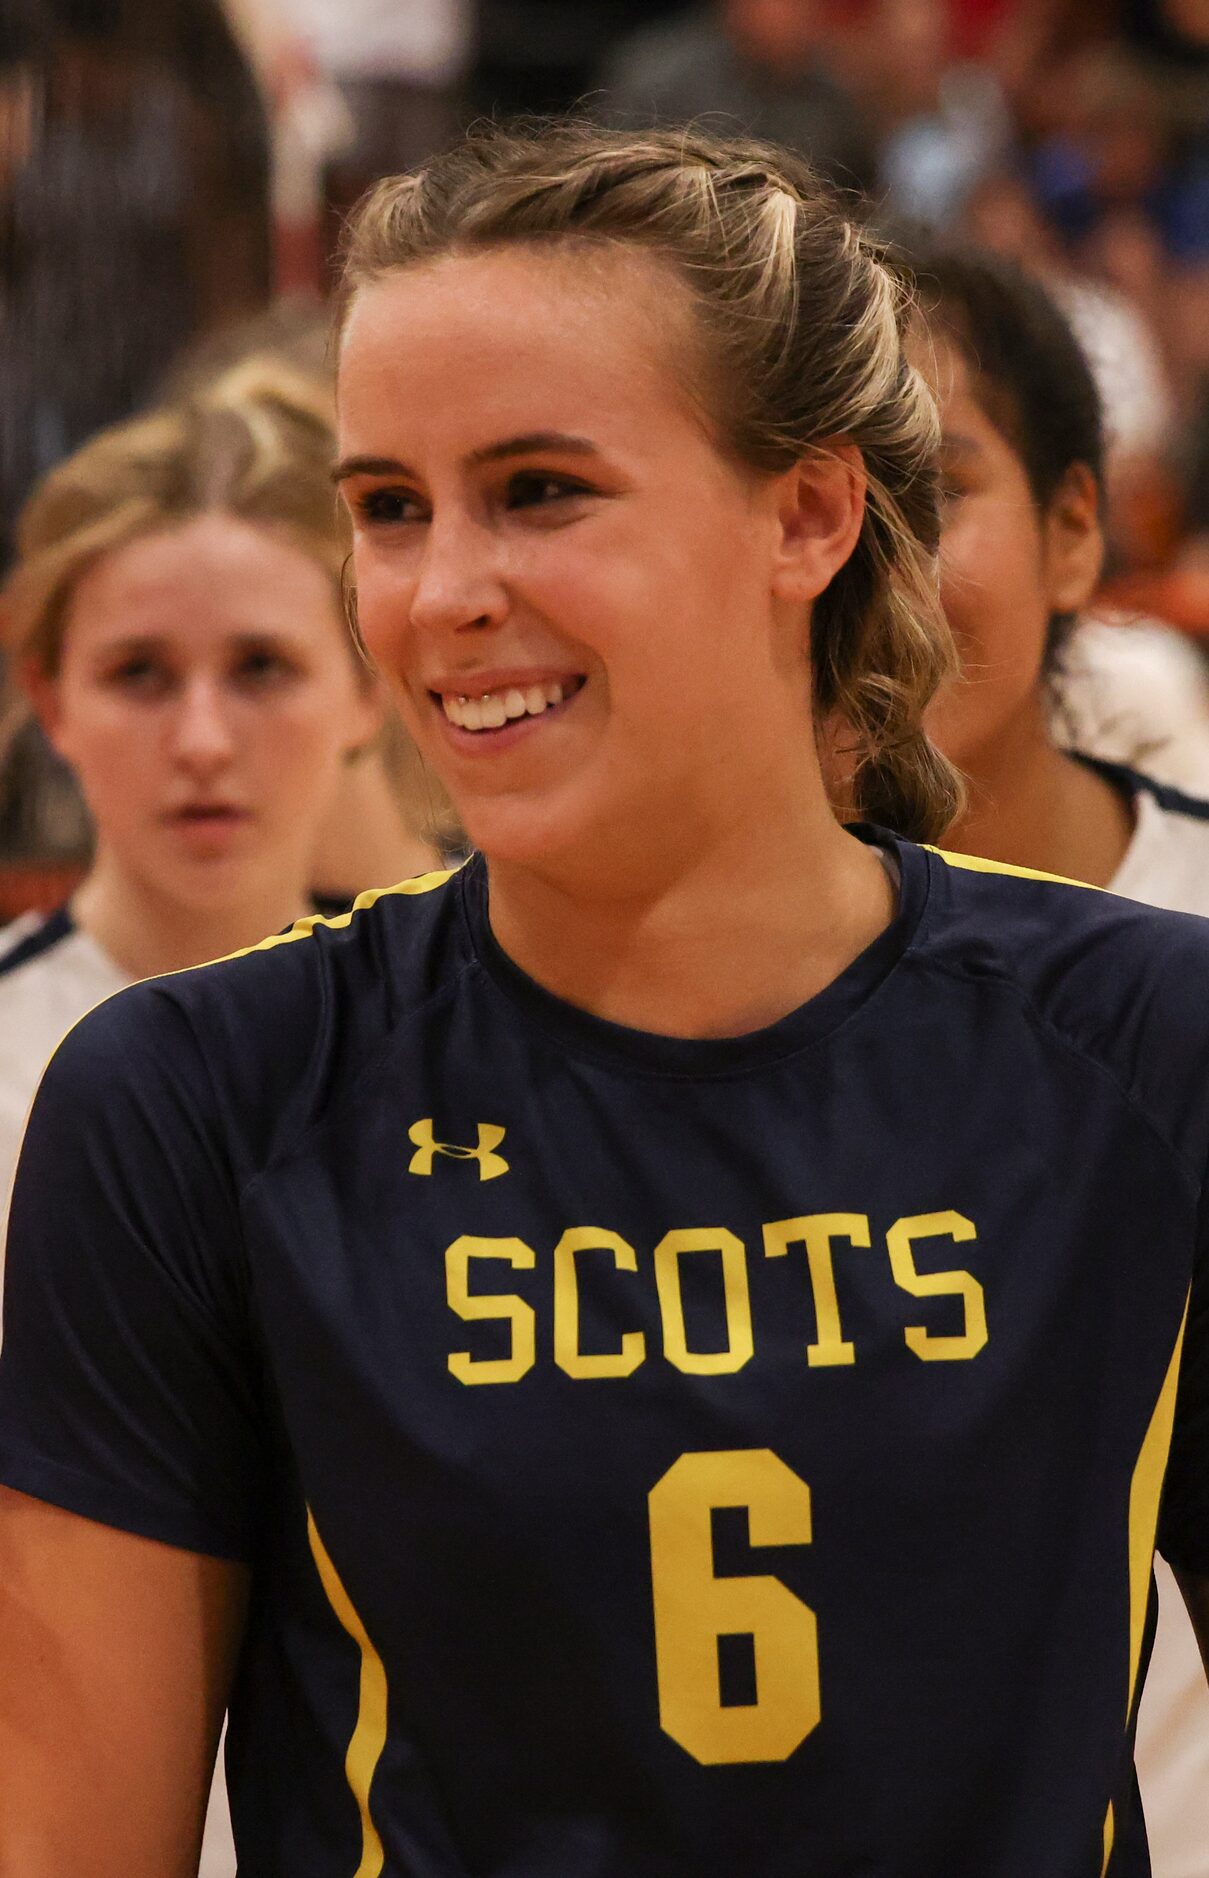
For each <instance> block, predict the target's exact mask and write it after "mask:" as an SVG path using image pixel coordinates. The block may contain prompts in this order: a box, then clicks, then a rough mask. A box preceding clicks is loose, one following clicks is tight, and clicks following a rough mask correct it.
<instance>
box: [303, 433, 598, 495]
mask: <svg viewBox="0 0 1209 1878" xmlns="http://www.w3.org/2000/svg"><path fill="white" fill-rule="evenodd" d="M540 451H551V452H554V453H556V454H557V455H559V456H596V455H598V454H599V453H598V450H597V447H596V445H595V444H594V443H593V442H592V440H591V438H590V437H576V436H573V435H572V434H571V433H570V432H568V431H561V430H530V431H525V432H523V433H522V434H521V435H520V436H517V437H504V438H502V439H501V440H500V442H499V443H487V444H484V445H483V446H482V447H481V449H478V450H471V451H470V452H469V454H468V455H467V456H466V457H464V458H463V461H464V462H465V463H467V464H468V465H470V466H471V467H474V466H476V465H478V464H480V463H498V462H500V461H501V460H502V459H504V458H506V457H513V456H533V455H535V454H537V453H538V452H540ZM414 475H415V472H414V470H411V469H409V468H408V466H407V464H406V463H403V462H401V461H400V460H399V458H398V457H393V456H346V457H342V458H341V459H340V461H339V463H337V465H336V467H335V469H334V470H333V471H332V481H333V482H335V483H341V482H344V481H345V480H346V479H347V478H348V477H350V476H408V477H412V478H414Z"/></svg>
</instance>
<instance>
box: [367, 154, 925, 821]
mask: <svg viewBox="0 0 1209 1878" xmlns="http://www.w3.org/2000/svg"><path fill="white" fill-rule="evenodd" d="M556 240H557V241H576V242H581V243H590V244H593V245H598V246H607V247H616V246H622V247H628V248H631V249H635V248H636V249H639V250H642V251H645V252H647V253H649V254H650V255H652V256H653V257H655V258H657V259H658V260H660V261H662V262H664V263H666V264H667V265H669V266H671V267H672V268H673V269H674V270H675V271H676V272H677V273H678V275H679V276H680V278H681V280H682V281H683V282H684V284H685V285H686V287H687V288H688V290H689V293H690V295H691V297H692V301H693V304H694V306H695V309H696V313H697V316H698V320H699V323H700V328H701V331H702V334H703V337H704V339H705V342H706V352H707V357H708V364H709V368H710V369H709V371H708V382H707V383H706V384H705V385H703V386H701V387H700V390H701V391H702V393H703V395H704V401H705V407H706V410H707V412H708V414H709V416H710V418H711V421H712V424H713V427H714V429H715V433H716V435H717V437H718V440H719V442H720V444H721V445H722V447H724V448H725V449H727V450H728V451H730V452H732V453H733V454H734V455H735V456H736V457H737V458H738V459H739V460H741V461H742V462H744V463H746V464H748V465H749V466H751V467H752V468H754V469H756V470H758V471H762V472H767V473H774V474H775V473H777V472H780V471H782V470H785V469H787V468H789V467H791V466H792V465H793V464H794V463H795V462H798V461H800V460H801V459H802V458H803V457H806V456H808V455H809V454H810V453H811V452H814V451H818V450H820V449H825V448H826V447H827V445H828V444H829V443H831V442H834V441H837V440H839V439H841V438H844V439H847V440H849V441H850V442H852V443H854V444H855V445H856V446H857V447H858V449H859V450H860V452H861V456H862V458H863V461H864V467H865V471H866V475H867V478H868V493H867V496H866V503H865V515H864V521H863V525H862V528H861V532H860V537H859V539H858V541H857V544H856V548H855V550H854V552H853V554H852V556H851V558H850V559H849V560H848V562H847V563H846V564H845V565H844V566H843V567H842V568H841V569H840V570H839V572H838V573H837V574H836V575H835V577H834V578H833V580H832V581H831V583H830V585H829V586H828V587H827V589H826V591H825V592H824V593H822V594H821V595H820V596H819V598H818V599H817V601H816V602H815V605H814V611H813V619H812V629H811V656H812V663H813V673H814V694H815V709H816V716H817V719H818V721H819V724H820V727H821V726H823V725H827V726H828V727H829V731H831V730H833V728H834V726H835V724H836V723H837V721H838V723H839V724H841V725H842V726H844V736H841V737H839V738H837V737H835V736H834V735H832V734H829V737H828V742H829V743H830V744H831V745H832V747H836V746H837V745H838V746H840V747H842V746H843V744H844V742H845V738H846V739H847V743H848V746H849V747H848V748H847V750H846V751H845V752H844V755H845V757H846V764H845V765H844V767H846V770H847V774H846V776H845V777H843V778H840V777H839V776H837V777H835V778H833V779H830V780H831V781H832V783H833V785H834V786H833V794H834V796H836V797H838V798H842V806H843V807H844V808H845V809H850V810H852V811H854V812H855V813H856V814H858V815H861V816H864V817H866V818H868V819H870V820H873V821H877V822H882V823H884V824H886V825H888V826H890V827H892V828H895V829H897V830H899V831H900V832H901V833H903V834H907V835H910V836H913V837H916V838H928V839H932V838H935V837H936V836H938V835H939V834H940V833H941V832H942V831H943V829H944V828H945V827H946V826H947V824H948V823H949V822H950V821H951V820H952V818H953V816H954V815H955V814H956V812H957V808H958V806H959V804H960V801H961V784H960V781H959V778H958V776H957V773H956V771H955V770H954V769H953V768H952V767H951V766H950V764H949V763H948V762H947V761H946V760H945V758H944V757H942V756H941V755H940V753H939V752H938V751H936V750H935V749H934V748H933V747H932V745H931V744H930V743H929V741H928V739H927V737H926V736H925V734H924V730H923V724H922V719H923V713H924V709H925V707H926V706H927V704H928V702H929V700H930V698H931V697H932V695H933V693H934V691H935V690H936V688H937V686H938V684H939V683H940V681H941V680H942V679H943V678H944V677H946V676H947V675H948V674H949V673H950V672H951V671H952V670H953V669H954V668H955V657H954V652H953V647H952V642H951V639H950V636H949V631H948V627H947V625H946V623H945V620H944V616H943V614H942V612H941V609H940V600H939V593H938V585H937V578H936V550H937V545H938V540H939V533H940V522H939V485H938V472H937V466H936V458H937V441H938V427H937V418H936V413H935V407H934V405H933V403H932V399H931V396H930V394H929V392H928V390H927V388H926V387H925V385H924V383H923V380H922V379H921V378H920V377H919V375H918V374H917V373H916V371H915V370H914V368H913V367H912V366H911V364H910V363H909V362H908V360H907V358H906V356H905V353H904V339H905V337H906V334H907V331H908V326H909V323H910V320H911V316H912V310H913V298H912V292H911V286H910V282H909V279H908V277H907V275H906V273H905V271H904V270H903V269H902V268H901V267H900V266H898V265H896V263H895V262H894V261H893V259H892V258H891V256H890V253H889V252H888V250H887V249H886V248H885V247H884V246H883V245H882V244H880V243H879V242H878V241H877V240H876V239H874V238H873V236H871V235H870V234H869V233H868V232H867V231H866V230H864V229H863V228H860V227H858V226H857V224H856V223H855V222H854V221H853V220H852V219H851V217H850V215H849V214H848V213H847V212H846V210H845V208H844V206H843V205H842V203H841V201H840V198H839V197H838V196H837V195H836V194H835V193H834V192H833V191H832V190H831V189H830V188H829V187H828V186H827V185H826V184H824V183H823V182H822V181H821V180H820V179H819V177H818V176H816V174H815V173H814V171H813V170H812V169H811V168H810V167H809V165H808V164H807V163H805V162H804V161H803V160H802V159H800V158H798V157H796V156H793V155H792V154H790V153H789V152H787V151H784V150H779V149H774V148H772V147H770V146H766V145H763V144H759V143H755V142H753V141H751V140H749V139H746V138H722V137H715V136H712V135H708V134H706V133H705V132H703V131H700V130H696V129H689V130H668V131H650V132H645V133H642V134H640V135H637V136H635V135H630V134H628V133H625V132H617V131H610V130H606V129H602V128H601V127H599V126H597V125H594V124H587V123H573V122H571V123H554V124H548V125H538V126H534V127H532V128H522V129H504V130H501V129H496V128H488V129H485V130H483V131H480V132H476V133H474V134H472V135H471V136H470V137H469V138H467V139H466V141H465V142H463V143H462V144H461V145H459V146H458V147H457V148H455V149H453V150H452V151H450V152H449V153H447V154H446V155H443V156H440V157H437V158H436V159H435V160H434V161H433V162H431V163H430V164H429V165H428V166H427V168H425V169H424V170H421V171H419V172H418V173H417V174H415V175H412V176H402V177H392V178H388V179H387V180H386V181H384V182H382V183H379V184H378V185H377V187H376V188H375V189H373V190H372V191H371V192H370V194H369V195H368V196H367V197H366V198H365V199H364V201H363V202H362V204H361V205H360V207H359V209H358V210H357V212H356V214H355V216H354V218H353V221H352V223H351V225H350V229H349V233H348V237H347V240H346V247H345V257H344V276H343V289H342V304H343V310H344V312H345V313H346V312H347V309H348V307H349V305H350V304H351V301H352V299H353V298H354V296H355V295H356V293H357V291H358V290H359V289H360V288H361V287H363V286H366V285H368V284H370V283H371V282H373V281H376V280H378V279H380V278H381V277H382V276H383V275H385V274H388V273H390V272H392V271H393V270H395V269H397V268H401V267H406V266H409V265H414V264H417V263H423V262H426V261H431V260H436V259H439V258H440V257H442V256H444V255H448V254H466V253H472V252H474V251H475V250H481V249H487V248H494V247H500V246H504V245H508V244H510V243H516V242H524V243H535V242H549V241H556Z"/></svg>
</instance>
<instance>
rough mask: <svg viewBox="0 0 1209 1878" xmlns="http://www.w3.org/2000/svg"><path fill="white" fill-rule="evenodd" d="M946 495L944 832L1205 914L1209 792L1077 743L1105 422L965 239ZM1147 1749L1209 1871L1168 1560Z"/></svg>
mask: <svg viewBox="0 0 1209 1878" xmlns="http://www.w3.org/2000/svg"><path fill="white" fill-rule="evenodd" d="M921 272H922V275H923V291H924V298H925V302H927V303H930V313H931V325H932V331H931V336H930V342H929V343H930V347H931V349H932V355H933V356H932V361H931V366H930V372H931V375H933V376H934V378H935V381H936V385H937V389H938V392H939V395H940V403H941V413H942V421H943V455H944V464H945V480H946V497H945V511H944V532H943V536H942V558H941V568H942V593H943V597H944V602H945V610H946V612H947V614H948V617H949V623H950V625H951V626H952V628H953V631H954V634H955V636H956V638H957V641H958V647H959V650H960V652H961V656H962V662H963V673H962V677H961V679H960V681H958V682H957V683H955V684H952V685H950V686H948V687H947V688H946V689H945V690H944V691H943V692H942V693H941V695H940V697H939V698H938V700H937V702H936V704H935V706H934V707H933V711H932V714H931V728H932V731H933V734H934V735H935V737H936V739H937V741H938V742H939V743H940V745H941V747H942V748H943V749H944V750H945V751H946V752H947V754H948V755H949V756H951V757H952V758H954V760H956V761H957V762H959V763H960V765H961V767H962V768H963V769H964V770H965V772H966V775H967V778H968V780H969V794H968V798H967V803H966V807H965V810H964V812H963V814H962V815H961V816H960V818H959V819H958V821H957V822H956V823H955V824H954V826H953V827H952V828H951V829H950V830H949V832H948V834H947V836H946V838H945V845H946V846H947V847H950V848H953V849H957V850H961V851H964V852H966V853H969V854H978V855H987V856H990V857H992V858H994V859H995V860H997V861H1004V862H1012V863H1015V864H1017V865H1023V866H1027V867H1031V868H1040V869H1045V870H1046V871H1047V872H1052V873H1057V874H1067V875H1073V876H1075V877H1076V878H1078V879H1080V880H1086V881H1090V882H1092V883H1094V884H1095V885H1098V886H1103V887H1108V888H1110V889H1111V890H1112V891H1113V892H1114V893H1119V894H1125V895H1128V896H1129V897H1130V898H1131V899H1135V900H1143V901H1146V902H1147V903H1148V904H1150V905H1152V906H1165V907H1170V908H1173V909H1174V910H1176V911H1183V912H1195V913H1202V914H1209V802H1201V801H1197V800H1195V799H1193V798H1191V797H1189V796H1186V795H1183V794H1181V793H1180V792H1178V791H1176V790H1173V789H1170V788H1165V787H1163V786H1162V785H1160V784H1157V783H1155V782H1153V781H1151V780H1150V779H1149V778H1147V777H1146V776H1144V775H1142V774H1140V773H1138V772H1137V771H1134V770H1131V769H1128V768H1126V767H1123V766H1121V765H1117V764H1109V763H1104V762H1097V761H1094V760H1093V759H1091V758H1089V757H1087V756H1085V755H1075V754H1073V753H1071V752H1069V751H1067V750H1065V749H1063V748H1062V747H1061V746H1060V745H1059V743H1058V742H1057V741H1056V740H1055V737H1054V733H1053V728H1052V726H1053V722H1054V710H1053V697H1052V694H1051V683H1050V681H1051V678H1052V677H1053V675H1054V674H1055V672H1056V671H1057V669H1058V667H1059V665H1060V662H1061V658H1062V650H1063V645H1064V643H1065V641H1066V640H1067V638H1068V636H1069V634H1070V632H1071V630H1072V628H1073V626H1074V624H1075V620H1076V616H1077V615H1078V613H1079V611H1080V609H1081V608H1082V607H1084V606H1085V605H1086V604H1087V602H1088V601H1089V600H1090V598H1091V596H1092V593H1093V591H1094V589H1095V586H1096V584H1097V581H1098V579H1099V574H1100V564H1101V561H1102V558H1103V539H1102V535H1101V529H1100V516H1101V505H1102V487H1103V484H1102V475H1103V453H1104V452H1103V437H1102V426H1101V415H1100V406H1099V399H1098V395H1097V392H1096V387H1095V383H1094V380H1093V378H1092V374H1091V371H1090V370H1089V368H1088V365H1087V363H1086V361H1085V359H1084V356H1083V353H1082V351H1081V350H1080V348H1079V345H1078V343H1077V341H1076V340H1075V338H1074V336H1073V334H1072V333H1071V331H1070V329H1069V327H1068V326H1067V325H1066V322H1065V321H1064V319H1063V318H1062V316H1061V314H1060V313H1059V312H1058V310H1057V309H1056V307H1055V306H1054V305H1053V303H1052V301H1051V300H1050V299H1049V297H1048V295H1047V294H1046V293H1045V291H1044V290H1043V289H1042V288H1041V287H1040V286H1038V285H1037V284H1036V283H1035V282H1033V281H1032V280H1030V279H1028V278H1026V277H1025V276H1024V275H1023V274H1021V273H1019V272H1018V271H1017V270H1015V269H1014V268H1012V267H1010V266H1008V265H1007V264H1005V263H1002V262H999V261H995V260H992V259H990V258H989V257H987V256H985V255H983V254H980V253H978V252H975V251H957V250H949V251H946V252H943V253H939V254H934V255H932V256H931V257H929V258H928V259H926V260H925V261H924V262H923V263H922V264H921ZM1157 1570H1158V1580H1159V1611H1160V1616H1159V1626H1158V1633H1157V1638H1156V1643H1155V1650H1154V1655H1153V1657H1152V1660H1151V1664H1150V1669H1149V1673H1148V1676H1147V1681H1146V1688H1145V1695H1144V1697H1143V1700H1142V1704H1141V1710H1140V1715H1139V1720H1138V1734H1137V1764H1138V1777H1139V1781H1140V1784H1141V1788H1142V1797H1143V1802H1144V1808H1145V1814H1146V1824H1147V1831H1148V1834H1149V1836H1150V1841H1151V1857H1152V1860H1153V1870H1154V1873H1155V1878H1201V1875H1202V1874H1203V1872H1204V1869H1205V1867H1204V1855H1205V1847H1206V1844H1209V1692H1207V1691H1206V1687H1205V1679H1204V1674H1203V1671H1202V1668H1201V1663H1200V1658H1199V1654H1198V1651H1197V1646H1196V1640H1195V1638H1194V1636H1193V1634H1192V1631H1191V1628H1190V1626H1189V1623H1188V1618H1187V1615H1186V1612H1185V1610H1184V1606H1183V1602H1182V1599H1181V1598H1180V1594H1179V1591H1178V1588H1177V1586H1176V1584H1175V1582H1174V1579H1173V1577H1172V1574H1171V1571H1170V1570H1169V1568H1168V1567H1167V1566H1166V1565H1165V1564H1163V1562H1162V1561H1161V1560H1160V1561H1158V1567H1157Z"/></svg>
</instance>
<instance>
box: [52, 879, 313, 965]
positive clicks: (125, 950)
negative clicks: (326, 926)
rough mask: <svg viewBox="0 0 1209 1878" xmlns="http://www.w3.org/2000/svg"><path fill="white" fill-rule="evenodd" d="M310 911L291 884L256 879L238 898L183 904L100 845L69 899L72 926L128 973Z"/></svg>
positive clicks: (251, 940)
mask: <svg viewBox="0 0 1209 1878" xmlns="http://www.w3.org/2000/svg"><path fill="white" fill-rule="evenodd" d="M309 911H311V908H310V905H309V902H308V898H307V895H306V893H305V891H304V890H303V889H302V888H301V887H300V886H299V885H297V884H296V883H294V882H292V881H291V882H287V883H283V882H281V881H269V882H267V883H266V882H263V881H261V882H258V883H257V884H256V887H255V890H254V891H253V892H251V893H248V894H246V895H243V896H241V897H240V898H239V899H238V900H235V899H232V900H230V901H223V902H221V903H220V904H217V905H215V906H213V907H204V908H201V909H199V908H197V907H193V906H187V905H183V904H182V903H181V902H179V901H176V900H173V899H171V898H170V897H169V896H168V895H166V894H164V893H163V892H161V891H159V890H157V889H156V888H155V887H154V886H152V885H150V884H148V883H147V882H145V881H143V880H141V879H139V878H138V876H137V875H133V874H131V873H130V872H129V871H128V870H127V869H125V868H123V867H122V865H121V864H120V862H119V861H118V860H117V858H116V857H115V856H113V855H111V854H108V853H106V852H105V851H104V849H102V850H101V851H100V852H99V853H98V855H97V858H96V860H95V862H94V863H93V865H92V867H91V868H90V869H89V872H88V875H87V877H86V879H85V880H84V881H83V883H82V884H81V886H80V887H79V889H78V890H77V892H76V894H75V897H74V898H73V900H72V915H73V918H74V919H75V922H76V924H77V926H79V928H80V930H81V931H82V932H86V933H87V934H88V936H89V938H91V939H93V940H95V941H96V943H97V945H99V946H100V948H101V950H102V951H103V952H105V953H106V954H107V955H108V956H109V958H111V959H112V960H113V962H114V964H115V965H117V966H120V968H121V969H122V970H123V971H124V972H127V973H129V975H130V977H131V978H152V977H156V976H158V975H159V974H160V973H161V972H175V971H183V970H184V969H185V968H186V967H188V966H191V965H204V964H205V963H206V962H207V961H208V960H209V959H216V958H223V957H224V956H225V955H226V954H227V953H229V952H237V951H238V950H239V949H240V947H241V946H248V945H255V944H256V942H257V941H258V940H260V939H264V938H267V936H268V935H269V934H270V933H274V932H280V931H281V929H282V927H284V926H288V925H289V924H290V923H291V922H292V921H293V920H295V919H298V918H300V917H301V915H302V914H304V913H306V912H309Z"/></svg>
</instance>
